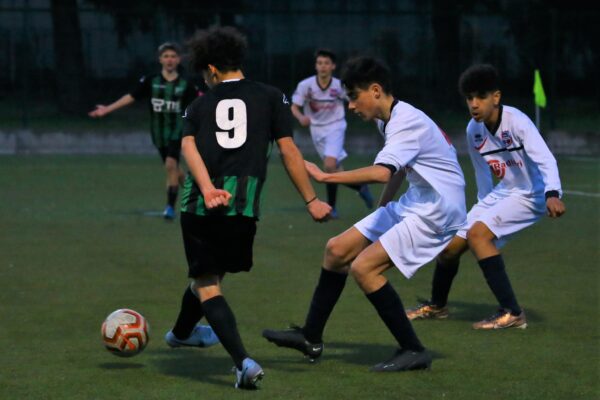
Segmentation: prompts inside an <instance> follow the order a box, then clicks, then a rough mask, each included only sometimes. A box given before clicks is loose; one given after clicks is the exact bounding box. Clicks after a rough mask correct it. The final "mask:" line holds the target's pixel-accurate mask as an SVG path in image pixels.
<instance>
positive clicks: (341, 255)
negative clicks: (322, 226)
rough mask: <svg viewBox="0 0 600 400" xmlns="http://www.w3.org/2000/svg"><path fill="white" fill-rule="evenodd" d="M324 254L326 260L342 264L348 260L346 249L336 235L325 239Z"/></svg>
mask: <svg viewBox="0 0 600 400" xmlns="http://www.w3.org/2000/svg"><path fill="white" fill-rule="evenodd" d="M325 255H326V256H327V259H328V260H330V261H332V262H334V263H336V264H344V263H345V262H347V261H348V260H347V258H348V249H347V248H346V246H344V244H343V243H342V241H341V240H340V239H339V238H338V237H337V236H336V237H333V238H331V239H329V240H328V241H327V246H325Z"/></svg>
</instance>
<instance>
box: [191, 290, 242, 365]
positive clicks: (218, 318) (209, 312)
mask: <svg viewBox="0 0 600 400" xmlns="http://www.w3.org/2000/svg"><path fill="white" fill-rule="evenodd" d="M202 308H203V309H204V315H205V316H206V320H207V321H208V323H209V324H210V326H211V327H212V328H213V330H214V331H215V333H216V335H217V336H218V338H219V340H220V341H221V344H222V345H223V347H225V350H227V352H228V353H229V355H230V356H231V358H232V359H233V362H234V363H235V366H236V367H237V369H242V362H243V361H244V358H246V357H248V353H246V349H244V345H243V344H242V338H241V337H240V333H239V332H238V329H237V324H236V322H235V316H234V315H233V312H232V311H231V308H229V305H228V304H227V301H225V297H223V296H215V297H212V298H210V299H208V300H206V301H205V302H203V303H202Z"/></svg>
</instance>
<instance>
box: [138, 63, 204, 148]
mask: <svg viewBox="0 0 600 400" xmlns="http://www.w3.org/2000/svg"><path fill="white" fill-rule="evenodd" d="M197 93H198V90H197V88H196V87H195V86H194V85H193V84H191V83H190V82H189V81H188V80H186V79H184V78H182V77H177V79H175V80H173V81H167V80H166V79H165V78H164V77H163V76H162V74H156V75H150V76H143V77H142V78H141V79H140V81H139V82H138V84H137V86H136V87H135V88H133V90H132V91H131V92H130V94H131V96H132V97H133V98H134V99H136V100H138V99H141V98H148V99H150V102H149V103H148V104H149V106H150V116H151V118H150V132H151V134H152V143H154V145H155V146H156V147H158V148H160V147H166V146H167V145H168V144H169V141H171V140H181V132H182V129H183V120H182V118H181V115H182V113H183V110H185V109H186V107H187V106H188V105H189V104H190V103H191V102H192V101H193V100H194V98H196V96H197Z"/></svg>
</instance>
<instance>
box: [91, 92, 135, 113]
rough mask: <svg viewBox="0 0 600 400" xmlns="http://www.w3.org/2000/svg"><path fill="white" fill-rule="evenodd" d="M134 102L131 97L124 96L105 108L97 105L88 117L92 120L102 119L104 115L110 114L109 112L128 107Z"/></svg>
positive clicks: (128, 95)
mask: <svg viewBox="0 0 600 400" xmlns="http://www.w3.org/2000/svg"><path fill="white" fill-rule="evenodd" d="M134 101H135V99H134V98H133V96H132V95H130V94H126V95H125V96H123V97H121V98H120V99H119V100H117V101H115V102H114V103H111V104H109V105H107V106H105V105H102V104H98V105H97V106H96V109H95V110H92V111H90V112H89V113H88V115H89V116H90V117H92V118H100V117H104V116H105V115H106V114H110V113H111V112H113V111H115V110H118V109H119V108H123V107H125V106H128V105H130V104H131V103H133V102H134Z"/></svg>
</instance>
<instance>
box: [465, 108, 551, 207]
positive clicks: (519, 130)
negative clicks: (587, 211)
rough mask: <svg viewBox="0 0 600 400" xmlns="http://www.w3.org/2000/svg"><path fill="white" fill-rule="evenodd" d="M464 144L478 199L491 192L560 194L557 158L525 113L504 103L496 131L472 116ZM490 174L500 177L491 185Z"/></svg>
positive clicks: (526, 194)
mask: <svg viewBox="0 0 600 400" xmlns="http://www.w3.org/2000/svg"><path fill="white" fill-rule="evenodd" d="M467 146H468V148H469V155H470V157H471V162H472V163H473V167H474V168H475V176H476V179H477V198H478V199H480V200H481V199H483V198H484V197H485V196H487V195H488V194H489V193H490V192H492V191H494V192H499V193H502V194H507V193H518V194H521V195H524V196H527V197H538V196H542V197H543V196H544V193H545V192H549V191H557V192H558V193H559V196H562V189H561V183H560V177H559V175H558V166H557V163H556V159H555V158H554V156H553V155H552V153H551V152H550V149H548V146H547V145H546V142H544V139H543V138H542V136H541V135H540V133H539V131H538V130H537V128H536V127H535V125H534V124H533V122H532V121H531V119H529V117H527V115H525V114H524V113H522V112H521V111H519V110H518V109H516V108H514V107H510V106H506V105H503V106H501V110H500V123H499V125H498V128H497V130H496V132H493V133H492V132H490V131H489V130H488V129H487V127H486V126H485V124H484V123H483V122H477V121H475V120H474V119H471V121H470V122H469V124H468V125H467ZM492 174H493V175H494V176H495V177H496V178H497V179H498V180H499V183H498V184H497V185H496V186H495V187H494V183H493V178H492Z"/></svg>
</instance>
